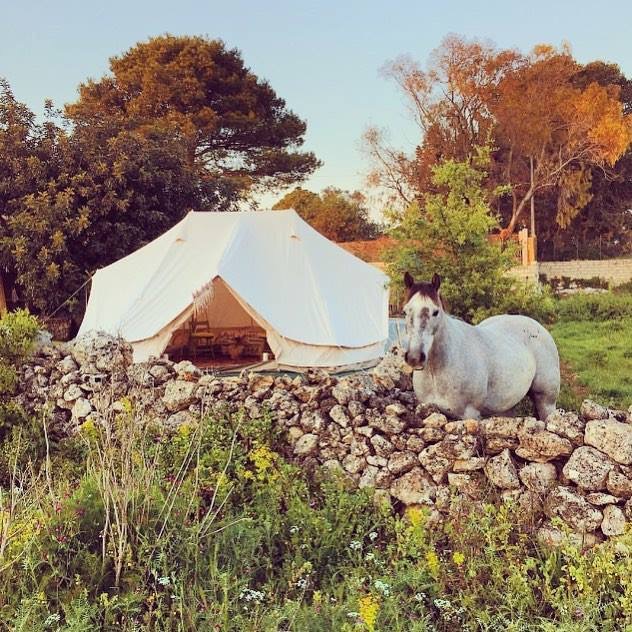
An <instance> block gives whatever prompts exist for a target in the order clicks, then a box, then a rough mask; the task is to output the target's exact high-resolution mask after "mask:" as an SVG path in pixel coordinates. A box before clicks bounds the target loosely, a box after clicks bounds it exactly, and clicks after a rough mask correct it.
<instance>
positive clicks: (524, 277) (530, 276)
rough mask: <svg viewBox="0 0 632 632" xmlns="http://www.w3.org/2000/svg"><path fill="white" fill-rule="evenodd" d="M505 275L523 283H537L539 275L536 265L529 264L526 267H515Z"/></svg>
mask: <svg viewBox="0 0 632 632" xmlns="http://www.w3.org/2000/svg"><path fill="white" fill-rule="evenodd" d="M507 274H508V275H509V276H512V277H514V278H515V279H518V280H519V281H523V282H524V283H537V282H538V275H539V269H538V264H537V263H531V264H529V265H526V266H515V267H514V268H511V270H509V271H508V273H507Z"/></svg>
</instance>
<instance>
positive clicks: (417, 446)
mask: <svg viewBox="0 0 632 632" xmlns="http://www.w3.org/2000/svg"><path fill="white" fill-rule="evenodd" d="M425 447H426V442H425V441H424V440H423V439H422V438H421V437H419V436H417V435H411V436H410V437H408V439H407V440H406V449H407V450H410V451H411V452H416V453H419V452H421V451H422V450H423V449H424V448H425Z"/></svg>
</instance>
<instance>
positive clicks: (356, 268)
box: [79, 210, 388, 369]
mask: <svg viewBox="0 0 632 632" xmlns="http://www.w3.org/2000/svg"><path fill="white" fill-rule="evenodd" d="M200 321H204V330H206V331H209V332H213V331H215V332H218V333H219V334H220V335H221V332H222V331H226V330H230V329H231V328H239V327H255V328H258V329H259V331H260V332H261V336H262V338H265V340H267V344H268V346H269V349H270V350H271V352H272V354H273V355H274V358H273V360H274V364H273V366H276V367H279V368H290V369H292V368H294V369H299V368H306V367H328V368H347V367H351V366H353V365H359V364H369V363H372V362H375V361H377V360H378V359H379V358H380V357H381V356H382V355H383V353H384V346H385V344H386V341H387V339H388V289H387V279H386V276H385V275H384V274H383V273H382V272H380V271H379V270H378V269H377V268H374V267H373V266H371V265H369V264H367V263H365V262H363V261H361V260H360V259H358V258H356V257H354V256H353V255H351V254H349V253H348V252H346V251H345V250H343V249H342V248H340V247H339V246H337V245H335V244H334V243H332V242H331V241H329V240H328V239H326V238H325V237H323V236H322V235H320V234H319V233H318V232H316V231H315V230H314V229H313V228H311V226H309V225H308V224H307V223H306V222H305V221H303V220H302V219H301V218H300V217H299V216H298V215H297V213H296V212H295V211H293V210H287V211H252V212H238V213H205V212H191V213H189V214H188V215H187V216H186V217H185V218H184V219H183V220H182V221H180V222H179V223H178V224H176V225H175V226H174V227H173V228H171V229H170V230H168V231H167V232H166V233H165V234H163V235H162V236H161V237H158V238H157V239H155V240H154V241H152V242H151V243H149V244H147V245H146V246H144V247H142V248H140V249H139V250H137V251H135V252H133V253H132V254H130V255H128V256H127V257H125V258H123V259H121V260H120V261H117V262H116V263H113V264H111V265H109V266H107V267H105V268H102V269H100V270H98V271H97V272H96V274H95V275H94V277H93V279H92V290H91V293H90V299H89V301H88V306H87V309H86V314H85V318H84V320H83V323H82V325H81V328H80V330H79V334H82V333H85V332H86V331H89V330H101V331H106V332H108V333H110V334H113V335H119V336H121V337H122V338H124V339H126V340H128V341H129V342H131V343H132V346H133V348H134V359H135V360H136V361H144V360H147V359H148V358H149V357H150V356H156V357H158V356H160V355H161V354H163V353H164V352H165V350H169V349H170V348H172V347H173V345H174V342H175V338H176V337H177V336H176V334H178V333H180V334H182V333H183V332H184V333H185V334H186V332H187V331H188V332H192V331H193V328H192V326H191V323H196V322H198V323H199V322H200ZM184 338H186V336H184ZM259 359H261V358H259Z"/></svg>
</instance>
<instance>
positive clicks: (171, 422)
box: [165, 410, 198, 432]
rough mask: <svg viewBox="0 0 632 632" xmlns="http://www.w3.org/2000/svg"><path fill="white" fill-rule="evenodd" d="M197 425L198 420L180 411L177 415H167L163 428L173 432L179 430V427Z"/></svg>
mask: <svg viewBox="0 0 632 632" xmlns="http://www.w3.org/2000/svg"><path fill="white" fill-rule="evenodd" d="M197 423H198V420H197V417H196V416H195V415H193V414H192V413H190V412H189V411H188V410H180V411H178V412H177V413H173V415H169V417H168V418H167V420H166V422H165V428H166V429H167V430H168V431H170V432H174V431H176V430H177V429H178V428H180V426H184V425H188V426H195V425H197Z"/></svg>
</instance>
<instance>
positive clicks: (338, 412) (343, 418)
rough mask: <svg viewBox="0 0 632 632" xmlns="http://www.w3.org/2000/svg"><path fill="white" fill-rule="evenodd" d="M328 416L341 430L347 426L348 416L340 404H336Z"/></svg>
mask: <svg viewBox="0 0 632 632" xmlns="http://www.w3.org/2000/svg"><path fill="white" fill-rule="evenodd" d="M329 416H330V417H331V418H332V419H333V420H334V421H335V422H336V423H337V424H338V425H339V426H341V427H342V428H346V427H347V426H348V425H349V415H347V411H346V410H345V409H344V408H343V407H342V406H341V405H340V404H336V405H335V406H334V407H333V408H332V409H331V410H330V411H329Z"/></svg>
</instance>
